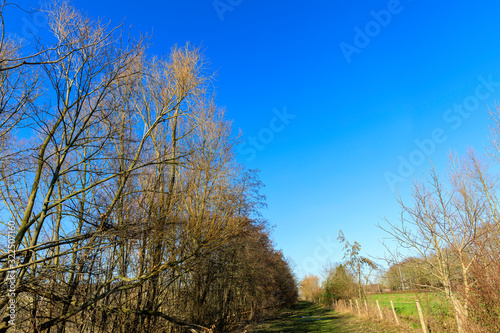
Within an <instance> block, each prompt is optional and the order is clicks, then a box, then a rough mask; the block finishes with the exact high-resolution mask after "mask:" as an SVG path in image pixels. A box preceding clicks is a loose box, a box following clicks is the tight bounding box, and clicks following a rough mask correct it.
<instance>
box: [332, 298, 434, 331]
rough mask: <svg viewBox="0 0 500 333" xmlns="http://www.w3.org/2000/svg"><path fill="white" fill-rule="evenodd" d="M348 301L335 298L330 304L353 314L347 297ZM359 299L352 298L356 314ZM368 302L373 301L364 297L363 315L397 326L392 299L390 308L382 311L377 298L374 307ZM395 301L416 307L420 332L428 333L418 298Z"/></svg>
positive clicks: (358, 312) (359, 314)
mask: <svg viewBox="0 0 500 333" xmlns="http://www.w3.org/2000/svg"><path fill="white" fill-rule="evenodd" d="M348 301H349V302H347V300H336V301H334V302H333V303H332V305H333V307H334V309H335V310H336V311H339V312H350V313H352V314H355V313H354V309H353V300H352V299H349V300H348ZM360 301H361V300H358V299H354V303H356V310H357V311H356V312H357V315H358V316H361V315H362V313H361V306H360V304H359V302H360ZM369 303H373V302H367V300H366V299H364V305H365V306H364V310H363V315H365V317H367V318H368V319H375V320H381V321H382V320H386V321H387V320H389V321H391V322H393V323H394V324H396V325H398V326H399V325H401V322H400V320H399V317H398V315H397V313H396V309H395V307H394V302H393V301H392V300H390V304H391V309H390V310H389V309H386V308H384V311H382V308H381V307H380V303H379V301H378V300H375V303H374V304H375V305H376V307H375V306H373V305H372V304H369ZM396 303H398V304H414V305H415V307H416V309H417V313H418V317H419V321H420V326H421V329H422V332H423V333H429V330H428V328H427V325H426V323H425V319H424V315H423V311H422V307H421V306H420V301H419V300H418V299H416V300H415V302H396ZM384 312H385V316H384ZM391 315H392V316H391ZM391 317H392V320H391Z"/></svg>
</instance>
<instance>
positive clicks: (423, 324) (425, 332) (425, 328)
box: [415, 299, 429, 333]
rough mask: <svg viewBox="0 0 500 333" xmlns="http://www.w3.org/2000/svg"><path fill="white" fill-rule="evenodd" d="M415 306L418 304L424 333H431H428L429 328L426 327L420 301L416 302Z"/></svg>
mask: <svg viewBox="0 0 500 333" xmlns="http://www.w3.org/2000/svg"><path fill="white" fill-rule="evenodd" d="M415 304H417V310H418V316H419V317H420V325H421V326H422V332H424V333H429V331H427V326H425V321H424V314H423V313H422V308H421V307H420V302H419V301H418V299H416V300H415Z"/></svg>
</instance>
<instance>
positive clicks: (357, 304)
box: [356, 300, 361, 316]
mask: <svg viewBox="0 0 500 333" xmlns="http://www.w3.org/2000/svg"><path fill="white" fill-rule="evenodd" d="M356 307H357V308H358V315H360V316H361V310H360V309H359V303H358V300H356Z"/></svg>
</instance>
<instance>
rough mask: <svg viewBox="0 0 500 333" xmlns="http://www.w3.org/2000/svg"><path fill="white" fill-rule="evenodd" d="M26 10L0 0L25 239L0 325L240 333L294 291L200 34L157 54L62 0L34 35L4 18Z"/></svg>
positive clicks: (10, 212)
mask: <svg viewBox="0 0 500 333" xmlns="http://www.w3.org/2000/svg"><path fill="white" fill-rule="evenodd" d="M13 9H14V5H12V4H8V3H7V2H3V1H2V2H0V18H1V23H2V24H1V26H0V29H1V34H0V36H1V39H0V195H1V197H0V199H1V200H2V204H1V205H0V217H1V222H2V225H3V226H2V229H1V232H2V234H3V235H4V236H5V237H2V249H7V247H8V246H10V245H12V249H14V250H15V260H14V261H15V267H14V268H13V267H11V265H10V264H12V263H13V261H11V260H12V258H10V257H9V253H8V252H7V251H6V250H5V251H3V252H2V253H1V254H0V265H1V268H0V275H1V279H0V283H1V285H0V288H1V289H2V298H1V299H0V309H1V319H0V332H6V331H7V330H9V327H10V325H11V323H12V322H15V325H16V329H17V330H18V331H25V332H28V331H29V332H61V333H62V332H124V333H125V332H184V331H186V330H191V331H199V332H202V331H206V332H208V331H213V332H227V331H229V330H230V329H232V328H233V327H234V326H235V325H237V324H238V323H239V322H241V321H246V320H252V319H255V318H258V317H259V316H262V315H263V314H264V313H266V312H267V311H272V310H273V309H275V308H278V307H280V306H284V305H290V304H292V303H294V302H295V301H296V299H297V288H296V285H295V280H294V276H293V274H292V272H291V268H290V266H289V264H288V262H287V261H286V260H285V258H284V256H283V254H282V253H281V252H279V251H277V250H275V249H274V247H273V243H272V242H271V240H270V238H269V230H268V227H267V225H266V223H265V222H264V221H262V219H261V218H260V215H259V209H260V208H261V207H262V206H263V204H264V202H263V197H262V196H261V195H260V194H259V189H260V188H261V186H262V184H261V182H260V181H259V179H258V177H257V175H256V172H255V171H251V170H245V169H244V168H242V167H241V166H240V165H239V164H238V163H237V162H236V159H235V154H234V151H235V146H236V145H237V138H234V137H233V136H232V134H231V131H232V129H231V126H230V123H229V122H228V121H227V120H225V118H224V111H223V110H222V109H221V108H219V107H217V106H216V104H215V101H214V99H215V95H214V91H213V74H212V73H211V72H210V71H209V70H208V67H207V64H206V60H205V59H204V58H203V55H202V54H201V53H200V51H199V49H197V48H194V47H192V46H190V45H186V46H184V47H174V48H173V49H172V50H171V52H170V54H169V55H167V56H162V57H154V56H151V55H148V53H147V52H148V47H147V40H146V39H145V38H142V37H139V38H134V37H133V36H131V35H128V34H127V33H126V32H125V31H124V29H122V28H121V27H117V28H110V27H109V24H108V23H105V22H103V21H101V20H94V19H91V18H89V17H86V16H85V15H83V14H82V13H80V12H78V11H77V10H75V9H74V8H73V7H72V6H70V5H68V4H67V3H65V2H54V3H52V4H51V5H49V7H48V8H46V9H45V11H46V15H47V22H48V23H47V24H48V30H49V32H50V34H51V37H47V38H46V39H47V41H46V42H45V41H43V40H41V39H37V40H36V42H34V43H33V44H32V45H28V44H26V42H25V41H24V40H20V39H16V38H15V37H13V36H9V35H7V34H6V33H5V27H4V26H3V22H4V20H3V18H4V16H5V15H8V12H9V11H10V10H13ZM13 277H14V278H13ZM11 287H12V288H13V289H14V290H15V292H14V294H12V295H11V294H9V293H8V290H10V289H11ZM12 302H14V303H15V314H14V317H15V318H14V317H13V316H12V311H10V308H11V307H12V306H11V305H10V304H11V303H12Z"/></svg>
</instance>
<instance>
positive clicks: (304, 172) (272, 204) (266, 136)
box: [8, 0, 500, 277]
mask: <svg viewBox="0 0 500 333" xmlns="http://www.w3.org/2000/svg"><path fill="white" fill-rule="evenodd" d="M31 2H32V3H33V4H34V5H36V2H35V1H31ZM214 3H215V5H214ZM74 4H75V6H76V7H77V8H79V9H83V10H84V11H86V12H87V13H88V14H89V15H90V16H93V17H103V18H106V19H109V20H111V21H112V24H119V23H120V22H122V21H123V20H124V22H125V25H126V26H128V25H132V26H133V29H135V30H136V31H142V32H145V33H150V34H151V33H152V43H153V48H152V50H151V51H152V52H154V53H157V54H161V53H166V52H168V50H169V49H170V47H171V46H173V45H174V44H176V43H177V44H180V45H183V44H185V43H186V42H187V41H189V42H191V43H193V44H194V45H200V46H202V48H203V49H204V50H205V55H206V57H207V58H208V59H209V60H210V62H211V67H212V68H213V69H214V70H217V71H218V75H217V81H216V85H217V91H218V94H217V101H218V104H219V105H221V106H225V107H226V108H227V116H228V118H230V119H233V120H234V126H235V128H236V129H241V130H242V131H243V132H244V135H245V138H246V144H245V145H244V146H243V147H242V148H241V149H240V153H239V159H240V160H241V162H242V163H244V164H245V165H246V166H247V167H248V168H258V169H260V170H261V178H262V180H263V182H264V183H265V184H266V188H265V190H264V193H265V194H266V195H267V199H268V206H269V207H268V209H267V210H265V211H264V212H263V213H264V216H265V217H266V218H267V219H268V220H269V221H270V223H271V224H273V225H275V229H274V239H275V242H276V244H277V247H278V248H281V249H282V250H283V252H284V253H285V255H287V256H290V257H291V258H292V259H293V261H294V262H295V264H296V265H297V273H298V275H299V277H300V276H302V275H303V274H305V273H308V272H310V273H316V274H317V273H319V272H320V270H321V266H322V265H324V263H325V262H326V261H327V260H330V261H334V262H335V261H340V260H341V258H342V254H341V250H340V247H339V246H338V245H336V242H335V239H336V237H337V234H338V231H339V229H342V230H343V231H344V233H345V235H346V237H347V239H348V240H350V241H354V240H357V241H358V242H360V243H361V245H362V248H363V252H364V253H365V254H372V255H382V254H383V248H382V246H381V245H380V242H379V240H380V239H381V238H383V237H384V233H383V232H382V231H380V230H379V229H377V228H376V224H377V223H378V222H380V217H383V216H387V217H388V218H392V219H396V218H397V215H398V207H397V204H396V200H395V196H396V192H395V191H394V190H393V188H391V186H390V185H389V183H388V181H387V179H386V178H387V175H388V172H390V173H391V177H392V178H391V180H392V181H393V184H394V185H395V186H393V187H394V188H396V187H399V189H400V190H401V192H402V194H403V196H404V197H405V196H407V194H408V190H409V187H410V183H411V181H410V180H409V177H408V176H407V173H406V171H407V170H404V167H401V168H403V169H401V170H402V171H401V172H398V167H399V166H400V164H401V163H402V162H401V158H403V159H405V160H410V159H411V160H412V161H413V169H414V173H415V174H419V173H421V172H423V171H425V170H426V168H428V167H429V166H430V160H431V158H432V160H433V162H434V164H435V165H436V167H437V168H438V170H440V171H442V172H444V168H445V166H446V155H447V153H448V152H449V150H450V149H453V150H456V151H458V152H463V151H464V149H465V148H466V147H470V146H474V147H475V148H476V149H477V150H478V151H482V150H483V146H484V144H486V143H487V141H488V124H489V123H490V121H489V115H488V107H489V106H490V107H491V106H493V105H494V104H495V102H496V101H498V97H499V96H500V84H496V83H495V82H500V43H499V42H500V34H499V32H500V20H498V16H499V14H500V3H498V2H496V1H483V2H476V3H474V4H471V3H470V2H465V1H458V2H456V1H455V2H449V3H447V4H443V3H436V2H434V1H423V0H413V1H409V0H401V1H400V2H397V1H379V0H377V1H375V0H373V1H362V2H361V1H357V2H353V1H346V0H343V1H327V0H324V1H314V0H312V1H308V2H305V1H291V0H286V1H285V0H276V1H255V0H254V1H250V0H243V1H240V0H220V1H215V2H214V1H213V0H185V1H169V0H162V1H159V0H142V1H129V0H127V1H124V0H121V1H115V0H109V1H102V0H101V1H96V0H76V1H74ZM216 7H217V9H216ZM382 10H383V11H382ZM381 11H382V12H381ZM388 13H389V14H390V17H389V16H388ZM21 16H22V15H21ZM23 26H26V22H25V21H23V20H14V22H12V25H11V28H10V30H11V31H12V32H16V31H20V30H21V29H22V28H23ZM8 30H9V29H8ZM360 31H361V33H360ZM488 81H489V83H488ZM492 81H493V82H492ZM460 108H461V109H460ZM285 109H286V112H285ZM273 110H274V111H273ZM277 113H279V114H280V115H281V116H279V117H278V116H277ZM284 114H288V115H289V116H284ZM292 116H293V118H292ZM280 117H281V118H280ZM287 117H288V118H287ZM415 140H420V142H421V146H422V147H423V148H418V146H417V144H416V143H415ZM429 140H433V141H434V143H433V144H430V143H429V142H430V141H429ZM422 142H423V143H422ZM419 149H420V150H419ZM422 150H427V152H424V153H425V154H424V153H422V152H421V151H422ZM422 157H423V159H422ZM408 163H410V162H408ZM406 167H407V166H406ZM394 177H396V178H394ZM397 177H401V178H397ZM329 243H331V244H330V245H328V244H329ZM322 244H323V245H322ZM324 244H326V246H325V245H324ZM325 247H326V248H327V250H328V251H326V250H325V249H324V248H325ZM325 254H328V258H329V259H327V258H326V256H325Z"/></svg>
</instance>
